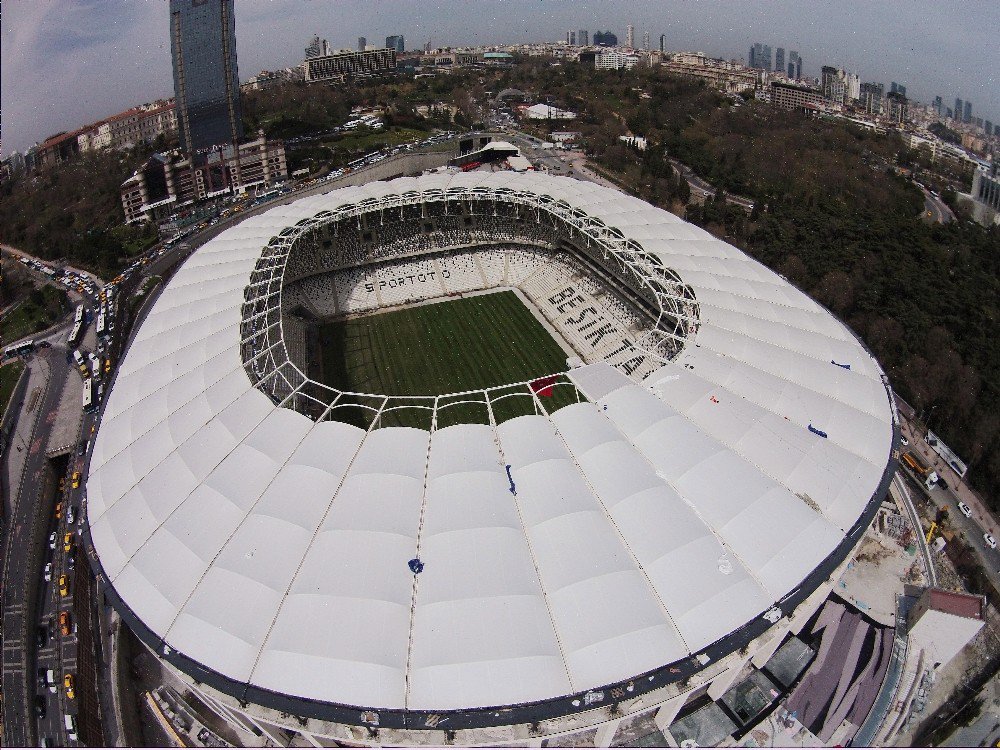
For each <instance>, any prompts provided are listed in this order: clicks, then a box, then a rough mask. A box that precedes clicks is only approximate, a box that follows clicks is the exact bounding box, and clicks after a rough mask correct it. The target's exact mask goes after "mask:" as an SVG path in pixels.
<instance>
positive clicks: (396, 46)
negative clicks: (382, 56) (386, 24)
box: [385, 34, 406, 55]
mask: <svg viewBox="0 0 1000 750" xmlns="http://www.w3.org/2000/svg"><path fill="white" fill-rule="evenodd" d="M385 47H386V49H391V50H393V51H394V52H395V53H396V54H397V55H401V54H403V53H404V52H406V42H405V40H404V39H403V35H402V34H394V35H393V36H387V37H386V38H385Z"/></svg>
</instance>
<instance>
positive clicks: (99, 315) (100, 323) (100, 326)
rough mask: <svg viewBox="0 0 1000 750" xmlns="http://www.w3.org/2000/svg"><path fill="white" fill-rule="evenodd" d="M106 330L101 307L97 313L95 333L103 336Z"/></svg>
mask: <svg viewBox="0 0 1000 750" xmlns="http://www.w3.org/2000/svg"><path fill="white" fill-rule="evenodd" d="M107 332H108V328H107V322H106V318H105V316H104V310H103V309H102V310H101V311H100V312H99V313H97V335H98V336H103V335H104V334H106V333H107Z"/></svg>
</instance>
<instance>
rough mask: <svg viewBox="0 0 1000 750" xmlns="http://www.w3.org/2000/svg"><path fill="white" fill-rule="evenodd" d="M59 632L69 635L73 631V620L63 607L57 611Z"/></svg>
mask: <svg viewBox="0 0 1000 750" xmlns="http://www.w3.org/2000/svg"><path fill="white" fill-rule="evenodd" d="M59 632H60V633H62V634H63V635H69V634H70V633H72V632H73V620H72V619H71V618H70V614H69V612H68V611H67V610H65V609H64V610H63V611H62V612H60V613H59Z"/></svg>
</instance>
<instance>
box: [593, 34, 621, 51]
mask: <svg viewBox="0 0 1000 750" xmlns="http://www.w3.org/2000/svg"><path fill="white" fill-rule="evenodd" d="M594 44H597V45H600V46H602V47H617V46H618V36H617V35H616V34H613V33H612V32H610V31H595V32H594Z"/></svg>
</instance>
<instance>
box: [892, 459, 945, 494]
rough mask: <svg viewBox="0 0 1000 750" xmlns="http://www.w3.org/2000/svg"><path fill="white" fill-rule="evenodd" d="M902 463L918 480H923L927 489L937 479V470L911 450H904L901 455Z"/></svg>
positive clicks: (935, 482)
mask: <svg viewBox="0 0 1000 750" xmlns="http://www.w3.org/2000/svg"><path fill="white" fill-rule="evenodd" d="M900 461H902V463H903V465H904V466H905V467H906V468H907V469H908V470H909V471H910V473H911V474H913V475H914V476H915V477H916V478H917V479H918V480H919V481H921V482H923V484H924V486H925V487H927V489H930V488H931V487H933V486H934V485H935V484H937V481H938V475H937V472H936V471H934V469H933V468H931V467H930V466H929V465H928V464H927V463H926V462H925V461H924V460H923V459H922V458H921V457H920V456H918V455H917V454H916V453H913V452H912V451H906V452H905V453H904V454H903V455H902V456H901V457H900Z"/></svg>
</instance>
